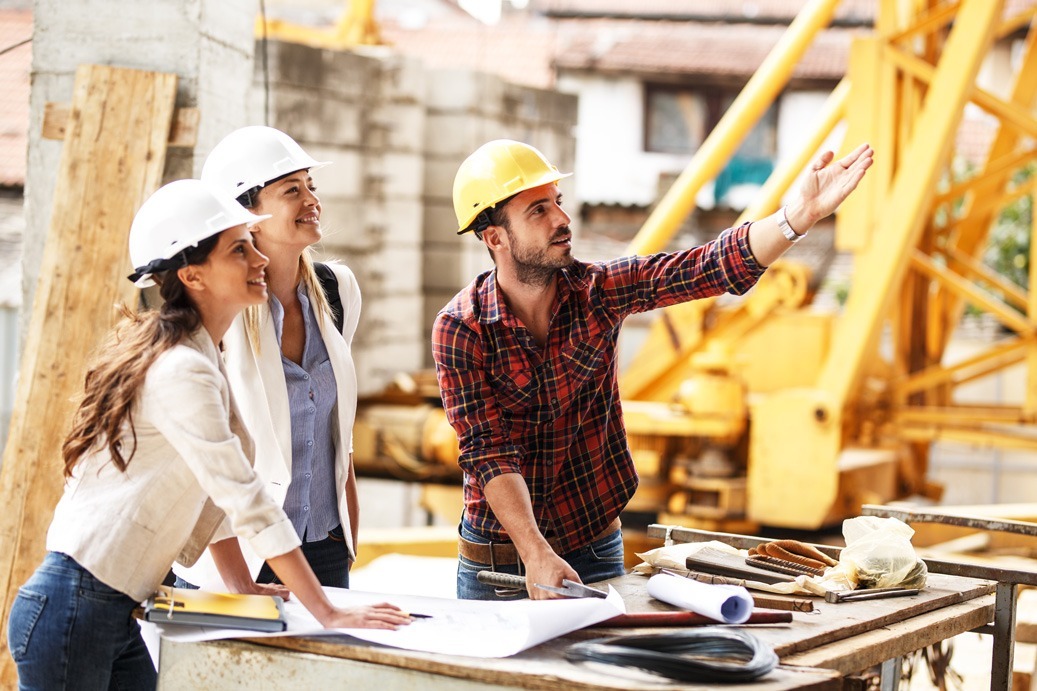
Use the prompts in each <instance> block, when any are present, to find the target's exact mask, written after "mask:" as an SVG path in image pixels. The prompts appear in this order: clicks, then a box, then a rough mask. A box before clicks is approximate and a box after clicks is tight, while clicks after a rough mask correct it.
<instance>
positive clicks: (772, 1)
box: [533, 0, 877, 22]
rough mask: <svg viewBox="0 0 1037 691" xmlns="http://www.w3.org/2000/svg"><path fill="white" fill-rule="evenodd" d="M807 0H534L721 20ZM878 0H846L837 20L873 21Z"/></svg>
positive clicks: (565, 10) (795, 6)
mask: <svg viewBox="0 0 1037 691" xmlns="http://www.w3.org/2000/svg"><path fill="white" fill-rule="evenodd" d="M806 4H807V0H638V2H636V3H635V2H631V1H630V0H534V2H533V7H534V9H535V10H536V11H539V12H543V13H544V14H548V15H569V14H595V13H597V14H614V15H619V16H631V15H637V16H641V17H645V18H651V17H682V16H683V17H702V18H714V19H716V20H717V21H739V20H755V21H768V20H770V21H789V20H791V19H793V18H794V17H795V16H796V15H797V14H798V13H799V11H800V10H802V9H803V7H804V6H805V5H806ZM876 5H877V2H876V0H842V2H840V3H839V6H838V7H837V8H836V13H835V18H836V20H837V21H838V20H843V21H847V22H861V21H863V22H870V21H872V20H873V19H874V16H875V7H876Z"/></svg>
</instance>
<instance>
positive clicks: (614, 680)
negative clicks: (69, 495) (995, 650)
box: [159, 574, 995, 691]
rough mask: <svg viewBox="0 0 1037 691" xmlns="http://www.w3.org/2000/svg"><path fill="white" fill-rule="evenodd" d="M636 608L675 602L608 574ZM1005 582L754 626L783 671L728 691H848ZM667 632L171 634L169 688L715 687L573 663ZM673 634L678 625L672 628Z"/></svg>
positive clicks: (945, 584)
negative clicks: (478, 649) (618, 638)
mask: <svg viewBox="0 0 1037 691" xmlns="http://www.w3.org/2000/svg"><path fill="white" fill-rule="evenodd" d="M607 583H610V584H611V585H613V586H614V587H615V588H616V589H617V590H619V592H620V594H621V595H623V598H624V600H625V601H626V604H627V609H628V611H630V612H647V611H666V610H671V609H674V608H673V607H670V606H669V605H666V604H664V603H661V602H659V601H657V600H655V599H654V598H652V597H650V596H649V595H648V593H647V589H646V583H647V578H645V577H644V576H639V575H633V574H631V575H626V576H622V577H620V578H617V579H613V580H611V581H608V582H607ZM994 587H995V584H994V583H992V582H990V581H982V580H977V579H972V578H962V577H957V576H949V575H941V574H932V575H930V579H929V585H928V586H927V588H926V589H925V590H923V591H922V593H920V594H919V595H917V596H913V597H902V598H891V599H886V600H872V601H863V602H846V603H839V604H829V603H826V602H824V601H823V600H818V601H817V602H816V604H815V611H814V612H811V613H800V612H797V613H795V614H794V615H793V622H792V623H791V624H782V625H754V626H748V627H743V628H745V629H746V630H750V631H751V632H752V633H753V634H754V635H755V636H757V637H758V638H760V639H761V640H763V641H765V642H766V643H768V644H770V645H771V646H772V647H773V648H774V650H775V652H776V653H777V654H778V656H779V658H780V659H781V666H779V667H778V668H777V669H775V670H774V671H773V672H771V673H770V674H768V675H767V676H766V677H763V678H761V679H760V680H758V681H756V682H754V683H750V684H734V685H728V684H725V685H724V688H726V689H732V690H736V689H743V688H744V689H749V688H752V689H758V690H759V689H763V690H766V691H779V690H782V691H783V690H785V689H840V688H842V676H843V675H846V674H853V673H856V672H860V671H863V670H866V669H868V668H870V667H872V666H874V665H877V664H881V663H883V662H885V661H887V660H890V659H894V658H897V657H899V656H901V655H906V654H907V653H910V652H913V651H914V650H917V649H919V648H922V647H925V646H927V645H930V644H932V643H936V642H939V641H941V640H945V639H947V638H950V637H952V636H955V635H957V634H959V633H963V632H965V631H969V630H971V629H973V628H976V627H978V626H982V625H985V624H987V623H988V622H990V621H991V620H992V619H993V612H994V596H993V595H992V593H993V591H994ZM661 630H662V629H616V628H591V629H583V630H581V631H576V632H573V633H571V634H569V635H567V636H563V637H561V638H557V639H554V640H551V641H548V642H546V643H543V644H541V645H539V646H536V647H534V648H531V649H529V650H526V651H524V652H522V653H520V654H518V655H513V656H511V657H508V658H493V659H483V658H472V657H463V656H448V655H438V654H431V653H420V652H412V651H407V650H399V649H395V648H389V647H385V646H379V645H374V644H368V643H366V642H364V641H360V640H358V639H355V638H352V637H348V636H334V637H309V638H306V637H281V638H262V639H237V640H229V641H216V642H209V643H175V642H172V641H168V640H163V642H162V648H161V665H160V669H159V688H162V689H180V688H208V689H249V690H250V691H256V690H257V689H264V688H271V689H272V688H281V687H284V686H285V685H289V684H290V685H291V686H293V687H310V686H313V687H317V688H321V687H323V688H337V687H338V686H341V685H344V684H346V683H348V684H350V685H351V686H354V687H357V685H359V687H360V688H379V687H380V688H381V689H384V690H385V691H388V690H389V689H396V688H415V689H418V688H420V689H428V688H451V689H480V688H487V689H488V688H500V687H502V686H505V687H507V686H511V687H520V688H531V689H552V690H553V691H556V690H557V689H562V688H565V689H660V688H674V689H706V688H715V685H681V684H677V683H666V682H665V681H662V682H660V681H657V678H655V677H652V678H648V677H644V676H641V675H639V674H637V673H633V672H630V673H628V672H627V671H626V670H622V669H619V668H613V667H611V666H606V665H588V664H573V663H570V662H568V661H567V660H566V659H565V650H566V648H567V647H568V646H569V645H570V644H572V643H574V642H576V641H581V640H587V639H589V638H596V637H600V636H608V635H618V634H630V633H644V632H648V631H653V632H659V631H661ZM671 630H673V629H671Z"/></svg>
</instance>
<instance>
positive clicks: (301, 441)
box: [176, 126, 360, 588]
mask: <svg viewBox="0 0 1037 691" xmlns="http://www.w3.org/2000/svg"><path fill="white" fill-rule="evenodd" d="M323 165H326V163H323V162H320V161H317V160H315V159H313V158H312V157H310V156H309V155H308V154H307V153H306V152H305V151H303V149H302V147H300V146H299V145H298V143H296V142H295V141H294V140H293V139H292V138H291V137H289V136H288V135H287V134H285V133H283V132H281V131H279V130H276V129H274V128H271V127H259V126H253V127H244V128H241V129H238V130H235V131H234V132H232V133H230V134H229V135H227V136H226V137H225V138H224V139H223V140H222V141H221V142H220V143H219V144H217V145H216V147H215V148H214V149H213V150H212V152H211V153H210V154H209V156H208V157H207V158H206V161H205V165H204V166H203V168H202V180H203V181H205V182H206V183H207V184H210V185H212V186H214V187H215V188H217V189H220V190H222V191H226V192H228V193H229V194H231V195H232V196H234V197H236V198H237V199H238V201H239V202H240V203H241V204H242V205H244V206H245V207H247V208H249V209H251V210H252V211H253V212H254V213H258V214H269V215H270V216H271V218H269V219H267V220H264V221H261V222H260V223H257V224H256V225H255V226H253V233H254V237H255V242H256V246H257V247H258V248H259V249H260V251H262V252H263V253H264V254H266V255H267V256H268V257H269V258H270V264H269V266H268V267H267V283H268V285H269V287H270V299H269V301H268V302H267V303H265V304H263V305H260V306H259V307H256V308H251V309H249V310H246V311H245V313H244V315H243V316H242V318H241V319H239V320H237V321H236V322H235V323H234V324H233V326H232V327H231V329H230V330H229V331H228V333H227V336H226V338H225V339H224V345H225V347H226V363H227V370H228V376H229V378H230V381H231V386H232V388H233V389H234V395H235V396H236V397H237V399H238V401H239V402H240V403H241V408H242V416H243V418H244V420H245V424H246V425H247V426H248V429H249V431H250V432H251V433H252V434H253V435H254V436H255V437H256V440H257V455H256V471H257V472H258V473H259V475H260V476H261V477H262V478H263V479H264V480H265V481H266V483H267V488H268V490H269V491H270V493H271V495H273V496H274V497H275V498H276V499H277V500H278V501H280V502H282V506H283V508H284V509H285V511H286V513H287V514H288V516H289V517H290V518H291V520H292V523H293V525H294V526H295V528H296V533H297V535H298V536H299V538H300V540H301V541H302V550H303V554H304V555H305V556H306V558H307V560H308V561H309V563H310V566H311V567H312V568H313V570H314V573H316V574H317V578H318V579H319V580H320V582H321V584H322V585H325V586H334V587H340V588H347V587H349V568H350V565H351V563H352V561H353V560H354V558H355V554H356V538H357V523H358V518H359V515H358V505H357V489H356V477H355V474H354V471H353V463H352V429H353V419H354V416H355V414H356V396H357V392H356V391H357V387H356V371H355V369H354V366H353V359H352V355H351V352H350V343H351V342H352V338H353V334H354V332H355V331H356V326H357V320H358V318H359V315H360V289H359V287H358V285H357V282H356V279H355V278H354V276H353V273H352V272H351V271H350V270H349V269H348V268H347V267H345V266H342V265H339V264H333V265H326V266H324V267H323V268H322V270H323V271H326V272H330V276H333V279H331V280H325V281H324V284H323V285H322V281H321V279H319V278H318V275H317V272H316V270H315V266H314V262H313V260H312V258H311V256H310V253H311V250H310V248H311V246H312V245H314V244H315V243H317V242H319V241H320V239H321V225H320V214H321V206H320V200H319V198H318V197H317V195H316V188H315V187H314V185H313V180H312V178H311V177H310V171H312V170H313V169H315V168H319V167H321V166H323ZM330 276H329V278H330ZM335 284H337V285H335ZM326 290H329V291H331V292H330V294H326V292H325V291H326ZM332 303H335V305H336V311H337V310H340V313H339V314H333V309H332V307H331V304H332ZM336 319H341V322H342V328H341V329H339V328H338V326H337V325H336ZM242 552H243V553H244V554H245V558H246V562H247V566H248V573H247V574H246V573H245V572H244V570H242V572H241V574H240V576H239V578H240V579H242V580H243V579H245V578H256V579H258V580H259V582H276V579H275V576H274V574H273V572H272V571H271V570H270V568H269V566H266V565H264V564H263V560H262V559H261V558H259V555H256V554H255V553H254V552H253V551H251V550H250V549H249V548H248V545H245V544H243V545H242ZM214 556H217V557H218V556H219V555H214ZM176 572H177V575H178V577H179V578H180V579H181V580H180V581H178V583H183V582H184V581H186V582H189V583H193V584H195V585H198V586H201V587H203V588H213V587H219V586H220V583H219V581H216V580H214V579H215V578H216V577H217V575H218V574H217V573H216V571H215V570H214V569H213V568H212V564H211V563H210V562H209V561H207V560H200V562H199V566H197V567H196V568H194V569H191V570H187V569H183V568H180V567H177V568H176ZM224 585H227V586H228V587H233V584H226V583H224Z"/></svg>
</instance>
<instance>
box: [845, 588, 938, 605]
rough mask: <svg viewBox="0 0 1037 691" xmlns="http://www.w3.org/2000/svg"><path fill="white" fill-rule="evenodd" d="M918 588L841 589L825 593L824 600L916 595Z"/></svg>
mask: <svg viewBox="0 0 1037 691" xmlns="http://www.w3.org/2000/svg"><path fill="white" fill-rule="evenodd" d="M918 593H919V589H918V588H865V589H863V590H843V591H832V590H829V591H828V592H827V593H825V602H833V603H838V602H856V601H858V600H882V599H885V598H887V597H905V596H907V595H917V594H918Z"/></svg>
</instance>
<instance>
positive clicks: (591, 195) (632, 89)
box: [558, 75, 828, 208]
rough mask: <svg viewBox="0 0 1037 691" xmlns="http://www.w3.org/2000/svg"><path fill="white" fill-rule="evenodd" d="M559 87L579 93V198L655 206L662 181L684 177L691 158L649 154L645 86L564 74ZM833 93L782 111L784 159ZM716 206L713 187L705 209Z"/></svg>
mask: <svg viewBox="0 0 1037 691" xmlns="http://www.w3.org/2000/svg"><path fill="white" fill-rule="evenodd" d="M558 88H559V89H560V90H562V91H568V92H570V93H575V94H578V95H579V99H580V100H579V119H578V124H577V127H576V171H575V172H576V175H575V176H574V177H575V186H576V196H577V199H578V200H579V201H580V202H582V203H587V204H623V205H637V206H649V205H651V204H653V203H654V202H655V201H656V200H657V198H658V196H659V192H660V190H659V177H660V175H663V174H668V175H674V174H679V173H681V172H682V171H683V170H684V168H685V167H686V166H687V165H688V162H689V161H690V160H691V155H690V154H689V155H676V154H663V153H654V152H646V151H645V150H644V86H643V82H642V81H641V80H640V79H636V78H633V77H612V76H589V75H561V76H560V77H559V80H558ZM827 97H828V93H827V92H824V91H799V92H791V93H789V94H788V95H786V96H785V97H783V99H782V101H781V104H780V108H779V111H778V125H777V126H778V155H779V158H782V157H785V156H787V155H790V154H792V153H793V152H795V151H798V150H799V148H800V147H801V146H802V143H803V141H804V139H805V138H806V137H807V136H808V135H809V134H810V132H811V131H810V129H809V128H810V127H811V124H812V123H814V122H816V120H817V114H818V113H819V112H820V110H821V107H822V105H823V104H824V102H825V99H826V98H827ZM712 205H713V194H712V184H711V183H710V184H708V185H705V186H703V189H702V190H701V191H700V193H699V206H700V207H702V208H709V207H711V206H712Z"/></svg>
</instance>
